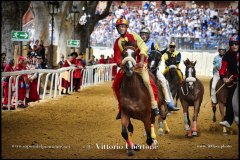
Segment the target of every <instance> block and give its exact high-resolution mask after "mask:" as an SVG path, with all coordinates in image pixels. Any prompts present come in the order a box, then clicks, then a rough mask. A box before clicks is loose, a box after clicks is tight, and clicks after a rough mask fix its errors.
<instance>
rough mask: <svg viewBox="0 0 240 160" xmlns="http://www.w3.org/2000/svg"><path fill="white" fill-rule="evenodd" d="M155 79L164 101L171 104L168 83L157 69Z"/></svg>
mask: <svg viewBox="0 0 240 160" xmlns="http://www.w3.org/2000/svg"><path fill="white" fill-rule="evenodd" d="M157 78H158V80H159V81H160V83H161V85H162V90H163V94H164V97H165V101H166V102H167V103H169V102H173V98H172V93H171V92H170V88H169V85H168V81H167V80H166V78H165V77H164V75H163V74H162V72H161V71H160V69H159V68H158V69H157Z"/></svg>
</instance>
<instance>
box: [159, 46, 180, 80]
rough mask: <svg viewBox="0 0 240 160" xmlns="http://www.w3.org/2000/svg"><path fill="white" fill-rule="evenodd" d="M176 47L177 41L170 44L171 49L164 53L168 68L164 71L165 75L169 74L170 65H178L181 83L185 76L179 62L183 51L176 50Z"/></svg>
mask: <svg viewBox="0 0 240 160" xmlns="http://www.w3.org/2000/svg"><path fill="white" fill-rule="evenodd" d="M175 47H176V45H175V43H174V42H171V43H170V45H169V50H168V51H167V52H166V53H164V60H165V65H166V69H165V70H164V71H163V75H166V74H167V72H168V71H169V66H170V65H176V66H177V74H178V77H179V78H180V83H181V82H182V81H183V77H182V74H181V71H180V69H179V63H180V61H181V53H180V52H178V51H176V50H175Z"/></svg>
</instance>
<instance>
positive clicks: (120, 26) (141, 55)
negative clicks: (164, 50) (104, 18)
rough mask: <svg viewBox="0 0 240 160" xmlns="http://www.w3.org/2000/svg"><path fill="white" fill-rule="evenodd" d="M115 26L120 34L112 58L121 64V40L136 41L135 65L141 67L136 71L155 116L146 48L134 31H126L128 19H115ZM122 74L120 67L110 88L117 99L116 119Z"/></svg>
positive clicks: (154, 99) (154, 101)
mask: <svg viewBox="0 0 240 160" xmlns="http://www.w3.org/2000/svg"><path fill="white" fill-rule="evenodd" d="M116 28H117V31H118V33H119V34H120V35H121V36H120V37H119V38H117V39H116V41H115V43H114V48H113V49H114V60H115V62H116V63H117V65H118V66H119V67H121V66H122V58H121V52H122V51H123V48H122V46H121V42H123V41H130V42H133V43H134V42H137V46H138V51H137V65H138V67H139V68H143V69H142V71H141V72H137V73H138V74H140V75H141V77H142V79H143V82H144V84H145V86H146V87H147V89H148V91H149V93H150V97H151V104H152V109H153V110H154V114H155V116H156V115H158V114H159V109H158V105H157V100H156V99H157V96H155V97H154V95H157V90H156V88H155V90H154V91H155V92H156V93H155V92H154V93H155V94H154V93H153V89H152V87H151V85H153V84H150V79H149V75H148V72H147V68H146V67H147V65H146V63H147V50H148V48H147V46H146V44H145V43H144V42H143V40H142V39H141V37H140V36H139V35H137V34H136V33H129V32H127V29H128V21H127V20H125V19H123V18H119V19H117V22H116ZM123 76H124V73H123V71H122V69H120V70H119V71H118V73H117V75H116V77H115V79H114V81H113V84H112V88H113V90H114V93H115V95H116V98H117V100H118V109H119V113H118V115H117V117H116V119H120V118H121V112H120V105H119V101H120V97H119V91H120V84H121V82H122V79H123ZM155 87H156V86H155Z"/></svg>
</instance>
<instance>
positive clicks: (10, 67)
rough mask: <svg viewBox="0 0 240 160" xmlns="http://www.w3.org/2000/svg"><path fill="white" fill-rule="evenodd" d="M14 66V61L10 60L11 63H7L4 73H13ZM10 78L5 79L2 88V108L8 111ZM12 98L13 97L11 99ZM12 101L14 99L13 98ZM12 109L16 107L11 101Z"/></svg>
mask: <svg viewBox="0 0 240 160" xmlns="http://www.w3.org/2000/svg"><path fill="white" fill-rule="evenodd" d="M13 66H14V59H10V60H9V62H8V63H7V65H6V66H5V68H4V72H13V71H14V70H13ZM9 78H10V76H7V77H5V78H4V80H3V83H2V86H3V96H4V98H3V102H2V107H3V109H4V110H5V109H8V107H7V105H8V90H9ZM11 96H12V92H11ZM10 98H11V97H10ZM11 99H12V98H11ZM10 105H11V106H10V109H11V110H13V109H15V107H14V106H13V105H12V102H11V100H10Z"/></svg>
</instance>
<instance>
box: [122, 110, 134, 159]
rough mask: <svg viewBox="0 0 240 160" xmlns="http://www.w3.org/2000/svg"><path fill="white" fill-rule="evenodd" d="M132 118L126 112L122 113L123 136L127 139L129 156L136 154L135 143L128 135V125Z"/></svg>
mask: <svg viewBox="0 0 240 160" xmlns="http://www.w3.org/2000/svg"><path fill="white" fill-rule="evenodd" d="M129 121H130V118H129V117H128V116H127V115H126V114H125V113H124V112H122V113H121V123H122V137H123V138H124V139H125V140H126V142H127V145H128V150H127V153H128V156H132V155H133V154H134V152H133V148H134V143H133V142H132V140H131V138H130V137H129V136H128V131H127V128H128V125H129Z"/></svg>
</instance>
